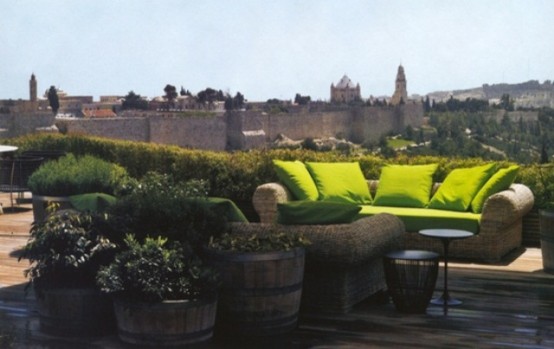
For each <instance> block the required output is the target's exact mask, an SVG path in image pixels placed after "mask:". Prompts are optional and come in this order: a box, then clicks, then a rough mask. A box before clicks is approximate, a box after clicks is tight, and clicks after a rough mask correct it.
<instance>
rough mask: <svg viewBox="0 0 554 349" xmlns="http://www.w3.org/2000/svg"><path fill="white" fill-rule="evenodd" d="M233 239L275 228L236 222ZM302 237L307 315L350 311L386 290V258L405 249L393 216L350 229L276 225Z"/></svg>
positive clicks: (367, 220) (401, 231)
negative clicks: (236, 235)
mask: <svg viewBox="0 0 554 349" xmlns="http://www.w3.org/2000/svg"><path fill="white" fill-rule="evenodd" d="M231 226H232V233H233V234H249V233H250V234H251V233H258V234H263V233H264V232H268V231H270V230H272V229H275V225H274V224H270V223H232V225H231ZM277 228H278V229H279V230H281V231H283V232H295V233H301V234H304V236H306V237H307V238H308V239H309V240H310V242H311V244H310V245H309V246H307V247H306V260H305V272H304V284H303V289H302V303H301V310H302V311H315V312H321V311H323V312H347V311H349V310H350V309H351V308H352V306H353V305H354V304H357V303H359V302H361V301H363V300H364V299H366V298H367V297H369V296H371V295H373V294H375V293H378V292H379V291H384V290H386V288H387V286H386V281H385V276H384V268H383V256H384V255H385V254H386V253H388V252H390V251H395V250H398V249H400V248H401V246H402V239H403V235H404V234H405V228H404V224H403V223H402V221H401V220H400V219H398V218H396V217H394V216H393V215H390V214H378V215H375V216H373V217H366V218H362V219H359V220H357V221H355V222H353V223H348V224H329V225H277Z"/></svg>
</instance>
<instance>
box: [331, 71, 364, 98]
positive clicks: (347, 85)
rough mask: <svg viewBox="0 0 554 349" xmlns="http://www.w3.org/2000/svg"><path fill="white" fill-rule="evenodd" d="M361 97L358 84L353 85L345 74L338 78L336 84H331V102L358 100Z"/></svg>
mask: <svg viewBox="0 0 554 349" xmlns="http://www.w3.org/2000/svg"><path fill="white" fill-rule="evenodd" d="M361 98H362V97H361V94H360V84H356V85H354V83H353V82H352V80H350V78H349V77H348V76H346V74H345V75H344V76H343V77H342V79H340V81H339V82H338V84H337V86H335V84H331V102H332V103H349V102H352V101H356V100H360V99H361Z"/></svg>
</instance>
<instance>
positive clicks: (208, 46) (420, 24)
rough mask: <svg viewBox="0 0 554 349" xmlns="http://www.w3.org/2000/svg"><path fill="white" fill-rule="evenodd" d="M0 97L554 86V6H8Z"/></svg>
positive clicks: (2, 22)
mask: <svg viewBox="0 0 554 349" xmlns="http://www.w3.org/2000/svg"><path fill="white" fill-rule="evenodd" d="M0 11H1V12H0V13H1V16H0V47H1V50H0V99H8V98H13V99H19V98H21V99H28V98H29V92H28V90H29V78H30V75H31V73H34V74H35V75H36V77H37V80H38V88H39V94H42V92H44V91H45V90H47V89H48V88H49V87H50V86H51V85H54V86H56V87H59V88H61V89H62V90H64V91H65V92H67V93H69V94H70V95H92V96H94V98H95V100H96V99H98V97H99V96H100V95H126V94H127V93H128V92H129V91H131V90H132V91H134V92H135V93H137V94H140V95H142V96H147V97H154V96H159V95H163V88H164V87H165V85H166V84H172V85H174V86H176V87H177V89H178V90H179V89H180V88H181V86H183V87H185V88H186V89H188V90H190V91H191V92H193V93H197V92H198V91H200V90H203V89H205V88H206V87H212V88H215V89H221V90H223V91H227V92H230V93H231V94H232V95H234V94H235V93H236V92H237V91H239V92H241V93H242V94H244V95H245V97H246V99H248V100H251V101H265V100H267V99H269V98H280V99H293V98H294V95H295V94H296V93H300V94H302V95H310V96H311V97H312V99H313V100H317V99H322V100H327V99H329V93H330V92H329V89H330V85H331V83H335V84H336V83H337V82H338V81H339V80H340V78H341V77H342V76H343V75H344V74H347V75H348V76H349V77H350V78H351V79H352V80H353V81H354V83H359V84H360V86H361V92H362V97H363V98H367V97H369V96H370V95H373V96H382V95H392V93H393V92H394V80H395V77H396V72H397V69H398V65H399V64H402V65H403V66H404V69H405V72H406V78H407V81H408V94H410V95H411V94H414V93H417V94H421V95H424V94H426V93H429V92H433V91H439V90H452V89H464V88H472V87H479V86H481V85H482V84H483V83H489V84H493V83H501V82H506V83H519V82H525V81H528V80H539V81H540V82H543V81H544V80H547V79H549V80H554V40H553V37H554V29H553V28H554V27H553V24H552V23H553V21H554V1H552V0H513V1H510V0H463V1H462V0H458V1H449V0H404V1H401V0H366V1H361V0H360V1H355V0H337V1H325V0H276V1H266V0H259V1H254V0H250V1H249V0H232V1H230V0H229V1H224V0H221V1H215V0H156V1H155V0H150V1H148V0H34V1H33V0H15V1H14V0H0Z"/></svg>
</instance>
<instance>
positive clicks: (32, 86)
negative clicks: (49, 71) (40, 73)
mask: <svg viewBox="0 0 554 349" xmlns="http://www.w3.org/2000/svg"><path fill="white" fill-rule="evenodd" d="M29 97H30V100H31V102H36V101H37V79H35V74H34V73H33V74H32V75H31V80H29Z"/></svg>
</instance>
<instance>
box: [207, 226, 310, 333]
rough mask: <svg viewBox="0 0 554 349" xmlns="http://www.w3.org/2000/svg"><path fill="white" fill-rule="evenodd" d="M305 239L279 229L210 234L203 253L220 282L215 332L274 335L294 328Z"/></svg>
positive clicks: (299, 296) (298, 304)
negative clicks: (216, 271)
mask: <svg viewBox="0 0 554 349" xmlns="http://www.w3.org/2000/svg"><path fill="white" fill-rule="evenodd" d="M307 244H309V242H308V241H307V239H306V238H305V237H303V236H302V235H297V234H292V235H291V234H286V233H283V232H279V231H278V230H277V229H271V230H270V231H269V232H267V231H266V232H265V233H238V232H233V231H231V233H225V234H223V235H222V236H220V237H217V238H214V237H212V238H211V239H210V241H209V244H208V246H207V248H206V249H205V253H206V255H207V260H209V262H210V263H211V264H212V265H214V266H215V267H216V268H217V270H218V271H219V272H220V275H221V283H222V285H221V288H220V291H219V305H218V314H217V323H216V332H221V333H223V334H232V335H239V336H244V335H274V334H279V333H285V332H288V331H290V330H292V329H294V328H295V327H296V325H297V321H298V311H299V308H300V298H301V295H302V281H303V278H304V255H305V251H304V247H305V246H306V245H307Z"/></svg>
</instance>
